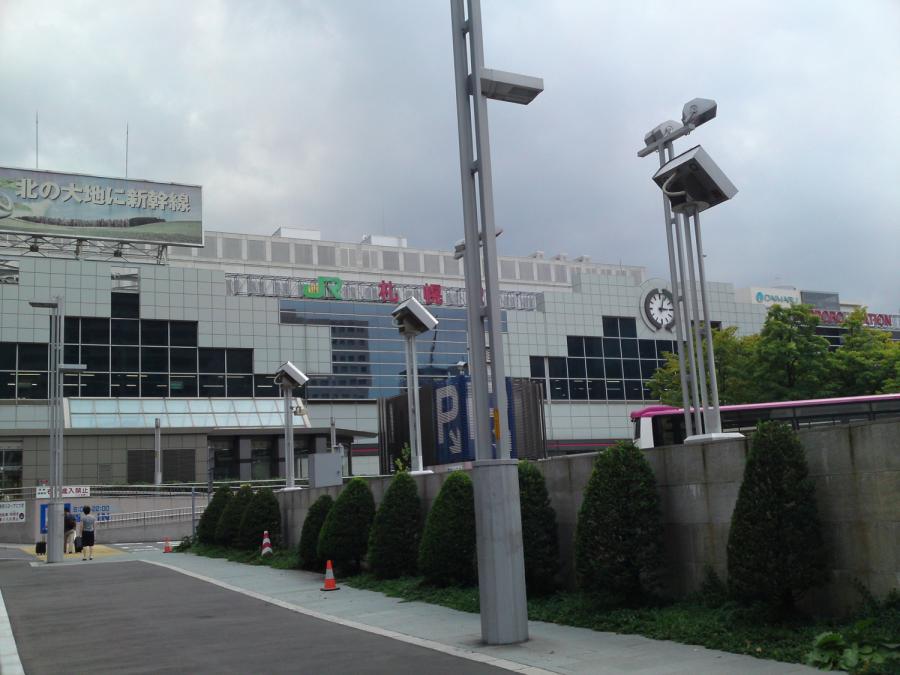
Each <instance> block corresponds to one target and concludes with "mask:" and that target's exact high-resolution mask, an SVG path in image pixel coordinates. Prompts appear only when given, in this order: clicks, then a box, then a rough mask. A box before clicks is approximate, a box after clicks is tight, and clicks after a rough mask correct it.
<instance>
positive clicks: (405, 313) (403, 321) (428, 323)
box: [391, 298, 438, 335]
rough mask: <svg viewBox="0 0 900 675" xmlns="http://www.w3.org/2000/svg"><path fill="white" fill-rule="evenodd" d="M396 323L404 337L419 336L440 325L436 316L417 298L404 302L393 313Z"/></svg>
mask: <svg viewBox="0 0 900 675" xmlns="http://www.w3.org/2000/svg"><path fill="white" fill-rule="evenodd" d="M391 315H392V316H393V317H394V323H395V324H396V326H397V328H399V329H400V332H401V333H402V334H404V335H409V334H412V335H419V334H420V333H424V332H426V331H429V330H433V329H434V327H435V326H437V325H438V320H437V319H436V318H435V316H434V315H433V314H432V313H431V312H429V311H428V310H427V309H425V308H424V307H423V306H422V303H421V302H419V301H418V300H416V299H415V298H409V299H407V300H404V301H403V302H401V303H400V304H399V305H397V308H396V309H395V310H394V311H393V312H391Z"/></svg>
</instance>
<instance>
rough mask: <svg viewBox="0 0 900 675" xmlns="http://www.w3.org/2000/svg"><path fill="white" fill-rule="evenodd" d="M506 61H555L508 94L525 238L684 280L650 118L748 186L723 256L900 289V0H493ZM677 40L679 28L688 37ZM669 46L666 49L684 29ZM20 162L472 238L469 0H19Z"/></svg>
mask: <svg viewBox="0 0 900 675" xmlns="http://www.w3.org/2000/svg"><path fill="white" fill-rule="evenodd" d="M483 19H484V42H485V62H486V65H487V67H491V68H498V69H501V70H510V71H516V72H521V73H526V74H529V75H536V76H540V77H543V78H544V83H545V91H544V93H543V94H541V95H540V96H539V97H538V98H537V99H536V100H535V101H534V102H533V103H532V104H531V105H529V106H517V105H511V104H502V103H491V104H490V131H491V152H492V158H493V163H494V190H495V203H496V219H497V224H498V226H499V227H502V228H503V229H504V230H505V233H504V235H503V236H502V237H501V238H500V240H499V248H500V251H501V253H504V254H509V255H527V254H529V253H531V252H532V251H534V250H543V251H545V252H546V253H547V255H548V256H551V255H553V254H556V253H560V252H564V253H568V254H569V255H573V256H574V255H582V254H586V255H590V256H592V258H593V259H594V260H595V261H600V262H614V263H615V262H622V263H623V264H629V265H643V266H646V267H647V268H648V271H649V272H650V273H651V274H657V275H661V276H667V262H666V260H667V258H666V247H665V237H664V230H663V223H662V207H661V203H660V195H659V191H658V189H657V188H656V186H655V185H654V184H653V183H652V182H651V180H650V176H651V175H652V174H653V172H654V170H655V164H656V162H657V160H656V159H655V157H653V158H646V159H638V158H637V156H636V154H635V153H636V151H637V150H638V149H639V148H640V147H641V146H642V145H643V136H644V133H645V132H646V131H648V130H649V129H650V128H652V127H653V126H655V125H656V124H657V123H659V122H662V121H663V120H666V119H680V114H681V107H682V105H683V103H684V102H685V101H687V100H688V99H691V98H694V97H697V96H702V97H709V98H715V99H716V100H717V101H718V104H719V116H718V118H717V119H715V120H714V121H712V122H710V123H709V124H707V125H705V126H703V127H701V128H700V129H698V130H697V131H696V132H695V133H694V134H692V135H691V136H690V137H688V138H687V139H682V140H681V141H679V142H678V145H677V146H676V147H677V149H680V150H686V149H687V148H689V147H691V146H692V145H694V144H695V143H702V144H703V146H704V148H706V150H707V151H708V152H709V153H710V154H711V155H712V156H713V157H714V158H715V160H716V162H717V163H718V164H719V166H720V167H721V168H722V169H723V170H724V171H725V172H726V173H727V174H728V176H729V177H730V178H731V180H732V181H733V182H734V183H735V185H736V186H737V187H738V189H739V193H738V195H737V196H736V197H735V198H734V199H733V200H732V201H731V202H729V203H726V204H723V205H721V206H719V207H717V208H716V209H714V210H711V211H709V212H708V213H707V214H706V215H705V217H704V218H703V223H704V230H703V232H704V245H705V249H706V253H707V265H708V267H707V271H708V275H709V277H710V278H711V279H713V280H717V281H730V282H733V283H734V284H735V285H736V286H738V287H741V286H749V285H763V286H766V285H793V286H796V287H798V288H803V289H812V290H834V291H838V292H840V294H841V297H842V298H843V299H845V300H854V301H861V302H864V303H868V305H869V308H870V310H871V311H888V312H897V311H898V307H900V291H898V288H900V284H898V280H900V265H898V260H900V227H898V226H900V222H898V221H900V218H898V214H900V2H898V1H897V0H860V1H859V2H839V1H838V0H830V1H829V0H791V1H789V2H786V1H785V0H746V1H744V0H740V1H739V0H729V1H728V2H722V1H721V0H696V1H690V0H687V1H682V2H677V3H672V2H639V1H635V0H619V1H611V0H609V1H601V0H593V1H585V2H575V1H574V0H571V1H566V2H552V1H548V0H541V1H540V2H537V1H530V0H483ZM676 36H677V37H678V40H677V41H673V38H674V37H676ZM667 43H668V44H667ZM0 63H2V64H3V77H2V79H0V82H2V88H3V94H4V95H3V104H2V105H0V165H5V166H19V167H33V166H34V159H35V158H34V115H35V111H36V110H39V111H40V166H41V168H45V169H53V170H59V171H74V172H81V173H95V174H98V175H109V176H119V175H123V174H124V154H125V153H124V136H125V124H126V121H127V122H128V123H129V125H130V130H131V142H130V158H129V175H130V176H132V177H136V178H138V177H139V178H147V179H152V180H161V181H174V182H187V183H199V184H201V185H202V186H203V189H204V195H203V196H204V204H203V209H204V214H203V215H204V226H205V227H206V228H207V229H212V230H226V231H234V232H247V233H261V234H271V233H272V232H273V231H274V230H275V229H276V228H277V227H279V226H295V227H303V228H310V229H320V230H322V231H323V236H324V237H326V238H333V239H337V240H341V241H358V240H359V238H360V237H361V236H362V235H363V234H366V233H376V234H380V233H387V234H400V235H405V236H407V237H408V238H409V241H410V244H411V245H414V246H426V247H439V248H448V247H450V246H452V244H453V242H454V241H455V240H456V239H459V238H461V237H462V220H461V205H460V204H461V197H460V185H459V154H458V145H457V136H456V134H457V126H456V108H455V101H454V79H453V61H452V48H451V41H450V7H449V2H448V1H447V0H434V1H431V0H383V1H379V2H375V1H374V0H373V1H366V0H327V1H326V0H319V1H318V2H296V1H291V2H261V1H258V0H257V1H255V2H253V3H248V2H198V1H192V2H169V1H165V0H153V1H152V2H150V1H144V2H136V1H135V2H128V3H109V2H99V1H98V2H77V1H66V2H42V3H40V4H34V3H26V2H21V1H18V0H0Z"/></svg>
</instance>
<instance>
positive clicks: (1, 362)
mask: <svg viewBox="0 0 900 675" xmlns="http://www.w3.org/2000/svg"><path fill="white" fill-rule="evenodd" d="M15 369H16V343H15V342H0V370H15Z"/></svg>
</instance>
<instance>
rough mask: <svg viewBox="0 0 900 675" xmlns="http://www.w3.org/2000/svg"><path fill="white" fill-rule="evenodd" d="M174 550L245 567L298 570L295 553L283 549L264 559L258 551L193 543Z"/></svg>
mask: <svg viewBox="0 0 900 675" xmlns="http://www.w3.org/2000/svg"><path fill="white" fill-rule="evenodd" d="M175 550H176V552H178V553H193V554H195V555H202V556H204V557H207V558H224V559H226V560H229V561H231V562H237V563H244V564H245V565H264V566H266V567H274V568H275V569H279V570H292V569H298V568H299V566H300V565H299V560H298V558H297V552H296V551H291V550H285V549H282V550H278V551H275V552H274V553H273V554H272V555H267V556H266V557H265V558H263V557H262V556H260V555H259V551H243V550H239V549H234V548H225V547H224V546H214V545H211V544H196V543H195V544H191V545H190V546H189V547H184V546H183V545H181V546H178V547H176V549H175Z"/></svg>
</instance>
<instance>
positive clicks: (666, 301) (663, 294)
mask: <svg viewBox="0 0 900 675" xmlns="http://www.w3.org/2000/svg"><path fill="white" fill-rule="evenodd" d="M644 314H645V315H646V317H647V319H649V321H650V323H651V324H652V325H653V326H655V327H656V328H657V330H658V329H661V328H665V329H666V330H672V327H673V326H674V325H675V302H674V300H673V299H672V294H671V293H670V292H669V291H667V290H666V289H665V288H657V289H654V290H652V291H650V292H649V293H647V296H646V297H645V298H644Z"/></svg>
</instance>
